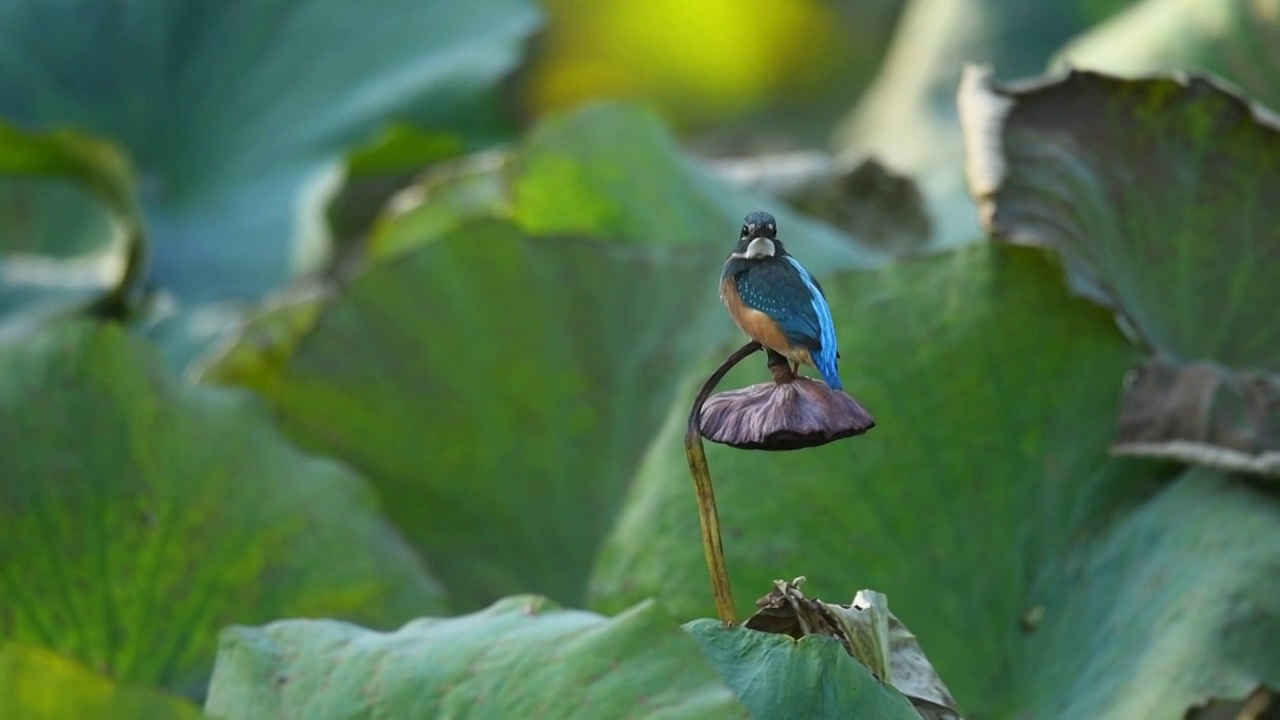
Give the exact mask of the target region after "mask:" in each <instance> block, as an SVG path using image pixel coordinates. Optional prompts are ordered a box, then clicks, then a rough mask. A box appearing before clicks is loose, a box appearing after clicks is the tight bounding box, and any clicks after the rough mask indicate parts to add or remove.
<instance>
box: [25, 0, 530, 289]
mask: <svg viewBox="0 0 1280 720" xmlns="http://www.w3.org/2000/svg"><path fill="white" fill-rule="evenodd" d="M537 19H538V13H537V10H536V9H535V8H534V6H533V4H532V3H530V2H526V1H525V0H480V1H479V2H469V3H454V2H448V1H447V0H428V1H421V0H396V1H395V2H392V3H389V4H383V5H380V6H379V7H378V8H377V10H376V11H370V10H369V9H368V8H366V7H364V6H360V5H355V4H352V3H348V2H342V1H341V0H303V1H302V2H295V1H294V0H265V1H264V2H255V3H250V4H245V3H226V2H221V1H220V0H195V1H194V2H189V1H185V0H146V1H145V2H138V3H129V4H120V3H107V4H103V3H99V2H96V1H95V0H72V1H71V2H61V3H48V2H45V1H44V0H17V1H16V2H9V3H5V4H3V6H2V7H0V48H3V49H2V50H0V58H2V59H3V60H4V62H0V115H3V116H7V117H8V118H9V119H10V120H11V121H13V122H16V123H18V124H20V125H21V126H23V127H26V128H33V129H38V128H47V127H50V126H54V125H70V126H74V127H78V128H83V129H85V130H87V131H89V132H92V133H94V134H96V135H100V136H103V137H107V138H111V139H113V140H115V141H116V142H118V143H120V145H121V146H122V147H123V148H125V149H126V150H127V152H128V154H129V155H130V157H131V158H132V159H133V160H134V162H135V163H136V165H137V167H138V170H139V174H140V178H141V186H142V198H143V203H142V204H143V209H144V211H145V215H146V219H147V225H148V228H149V231H150V233H151V236H152V239H153V249H154V253H153V262H152V264H151V268H150V269H151V280H152V282H153V283H154V284H155V285H157V286H159V287H162V288H165V289H167V290H169V291H171V292H173V293H174V294H176V295H177V296H178V297H179V298H180V299H182V300H184V301H203V300H208V299H214V298H219V297H223V296H228V295H236V296H242V295H244V296H255V297H256V296H259V295H261V294H263V293H265V292H266V291H268V290H270V289H272V288H273V287H275V286H277V285H279V284H281V283H282V282H283V281H285V280H287V279H288V278H289V277H291V276H292V275H294V274H295V273H297V272H299V271H302V270H306V269H309V268H314V267H316V266H317V264H318V263H320V262H321V261H323V260H324V258H325V255H326V253H327V252H328V247H327V246H328V238H327V237H326V232H325V230H324V228H323V222H322V220H323V218H322V214H321V212H320V210H321V202H322V201H323V200H324V199H325V198H326V197H327V196H328V195H329V194H331V192H332V189H333V186H334V184H335V180H336V179H337V176H338V166H339V164H340V161H341V157H342V155H343V153H345V152H346V150H347V148H348V146H350V145H352V144H353V143H358V142H361V141H365V140H370V139H372V138H373V136H374V135H375V133H376V132H377V131H378V130H379V129H381V128H382V127H383V126H385V125H387V124H388V123H389V122H390V121H391V120H392V119H393V118H399V119H403V120H406V121H410V122H412V123H413V124H415V125H417V126H421V127H424V128H427V129H429V130H431V131H434V132H436V133H441V134H452V135H455V136H458V137H459V138H461V139H462V140H463V142H464V143H467V142H470V141H472V140H474V139H476V135H477V133H479V134H481V135H483V137H484V138H485V139H489V138H491V136H492V132H493V130H492V129H493V126H494V122H493V121H492V120H491V118H492V117H493V115H494V109H495V107H494V100H493V90H494V87H495V84H496V83H497V81H498V80H499V79H500V78H501V77H502V76H503V75H505V74H506V73H507V72H508V71H509V70H510V69H511V67H512V66H513V65H514V63H515V61H516V59H517V57H518V55H519V53H520V50H521V47H520V46H521V43H522V42H523V41H524V39H525V37H526V36H527V35H528V34H529V32H530V31H531V30H532V29H533V28H534V26H535V24H536V21H537ZM33 59H38V61H34V60H33Z"/></svg>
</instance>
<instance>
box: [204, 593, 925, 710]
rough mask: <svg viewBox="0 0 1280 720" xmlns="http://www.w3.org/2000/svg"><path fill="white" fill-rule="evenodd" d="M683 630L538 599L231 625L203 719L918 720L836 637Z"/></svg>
mask: <svg viewBox="0 0 1280 720" xmlns="http://www.w3.org/2000/svg"><path fill="white" fill-rule="evenodd" d="M685 630H687V632H685V631H682V630H681V629H680V627H679V626H678V625H677V624H676V623H675V621H674V620H672V619H671V617H670V616H669V615H667V614H666V613H665V612H663V611H662V610H661V609H659V607H658V606H657V605H656V604H655V603H653V602H651V601H650V602H644V603H641V604H639V605H637V606H635V607H632V608H629V609H627V610H624V611H622V612H620V613H618V614H617V615H615V616H614V617H612V618H605V617H601V616H599V615H595V614H593V613H588V612H583V611H579V610H563V609H561V608H559V607H557V606H555V605H554V604H553V603H550V602H549V601H547V600H545V599H543V598H541V597H536V596H522V597H510V598H506V599H504V600H502V601H499V602H498V603H496V604H494V605H492V606H491V607H489V608H487V609H485V610H483V611H480V612H476V613H473V614H470V615H464V616H461V617H455V618H448V619H436V618H427V619H421V620H416V621H414V622H411V623H409V624H408V625H405V626H404V627H403V628H401V629H399V630H397V631H396V632H393V633H387V634H382V633H371V632H369V631H367V630H364V629H362V628H359V627H356V626H353V625H349V624H346V623H337V622H333V621H330V620H289V621H282V622H276V623H272V624H270V625H267V626H265V627H261V628H247V627H235V628H230V629H228V630H226V631H225V632H224V633H223V635H222V641H221V650H220V652H219V654H218V664H217V669H216V670H215V671H214V676H213V682H212V685H211V688H210V694H209V700H208V702H207V704H206V706H205V711H206V713H207V714H208V716H209V717H212V718H222V717H226V718H232V717H278V718H292V717H305V718H308V719H310V718H316V719H317V720H323V719H324V718H352V717H365V716H367V715H369V714H370V713H372V714H374V715H378V716H382V715H389V716H394V717H474V718H504V719H505V718H515V717H536V718H547V719H548V720H551V719H553V718H578V717H583V716H590V717H600V718H659V717H660V718H698V719H699V720H702V719H703V718H747V717H751V718H758V719H759V720H775V719H776V720H786V719H789V718H796V717H804V718H814V719H815V720H822V719H824V718H832V719H833V720H834V719H835V718H849V717H856V718H877V720H895V719H897V718H902V719H906V720H909V719H910V718H918V717H919V715H917V714H916V712H915V710H914V709H913V708H912V706H911V703H910V702H908V701H907V699H906V698H904V697H903V696H902V695H901V694H900V693H898V692H897V691H896V690H894V689H893V688H892V687H891V686H888V685H885V684H883V683H881V682H880V681H879V680H876V679H875V678H874V677H872V676H871V674H870V673H869V672H868V671H867V670H866V668H864V667H862V666H861V665H859V664H858V663H857V661H855V660H854V659H853V658H852V657H850V656H849V654H848V653H847V652H845V650H844V648H843V647H842V646H841V644H840V642H839V641H838V640H835V639H834V638H829V637H818V636H811V637H806V638H803V639H801V640H799V641H796V640H793V639H792V638H790V637H787V636H785V635H775V634H769V633H763V632H757V631H755V630H747V629H745V628H731V629H726V628H724V627H723V626H722V625H720V623H718V622H716V621H713V620H703V621H698V622H695V623H691V624H689V625H688V626H686V628H685ZM498 648H500V649H501V651H500V652H495V650H496V649H498ZM699 650H701V652H699Z"/></svg>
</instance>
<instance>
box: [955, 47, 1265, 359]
mask: <svg viewBox="0 0 1280 720" xmlns="http://www.w3.org/2000/svg"><path fill="white" fill-rule="evenodd" d="M960 102H961V105H962V107H964V108H966V111H965V112H964V113H963V115H964V116H965V121H966V124H967V130H968V131H967V133H966V141H967V152H968V155H969V164H968V170H969V184H970V187H971V188H972V190H973V193H974V195H975V197H977V198H978V200H979V205H980V210H981V214H982V218H983V222H984V224H985V225H986V227H987V228H988V230H989V231H990V232H991V233H992V234H993V235H994V236H995V237H996V238H999V239H1001V240H1006V241H1009V242H1015V243H1023V244H1033V245H1043V246H1047V247H1051V248H1053V249H1054V250H1055V251H1057V252H1058V253H1060V254H1061V255H1062V257H1063V259H1064V261H1065V264H1066V266H1067V269H1068V271H1069V273H1070V280H1071V285H1072V287H1073V288H1074V289H1075V290H1077V291H1078V292H1081V293H1083V294H1085V295H1087V296H1088V297H1090V298H1092V299H1094V300H1096V301H1098V302H1101V303H1104V304H1107V305H1109V306H1111V307H1113V308H1115V310H1116V311H1117V313H1118V314H1119V315H1120V317H1121V319H1122V321H1123V322H1124V324H1125V326H1126V327H1127V329H1129V330H1130V331H1131V332H1132V334H1134V335H1135V336H1136V337H1137V338H1138V339H1139V340H1140V341H1141V343H1142V344H1144V345H1145V346H1146V347H1148V348H1149V349H1151V350H1152V351H1153V352H1158V353H1162V354H1165V355H1167V356H1169V357H1171V358H1173V359H1175V360H1179V361H1197V360H1212V361H1215V362H1218V363H1221V364H1223V365H1227V366H1229V367H1233V368H1238V369H1247V368H1254V369H1261V370H1267V371H1271V372H1274V371H1276V370H1278V369H1280V324H1277V323H1276V322H1275V313H1274V312H1273V311H1272V309H1273V308H1275V307H1280V283H1278V282H1276V278H1277V277H1280V236H1277V235H1276V233H1275V232H1274V227H1275V225H1276V223H1277V221H1280V214H1278V213H1277V209H1278V208H1280V182H1277V181H1276V178H1277V177H1278V175H1277V172H1278V171H1280V125H1278V124H1277V123H1276V122H1275V121H1274V120H1273V119H1271V118H1270V116H1269V115H1267V114H1265V113H1264V112H1262V111H1260V110H1259V109H1257V108H1255V107H1254V106H1252V105H1251V104H1250V103H1249V102H1248V101H1247V100H1246V99H1244V98H1242V97H1240V96H1238V95H1236V94H1234V93H1233V92H1231V91H1229V90H1226V89H1224V88H1222V87H1220V86H1219V85H1217V84H1216V83H1214V82H1213V81H1210V80H1208V79H1205V78H1200V77H1193V78H1190V79H1181V78H1174V77H1151V78H1143V79H1137V80H1125V79H1120V78H1116V77H1111V76H1107V75H1102V74H1099V73H1094V72H1086V71H1073V72H1070V73H1068V74H1066V75H1064V76H1061V77H1058V78H1052V79H1047V80H1040V81H1037V82H1035V83H1033V84H1028V85H1023V86H1019V87H1016V88H1001V87H997V86H995V85H993V84H992V83H991V81H990V77H989V75H987V74H986V73H985V72H984V71H982V70H981V69H977V68H971V69H970V71H969V73H968V74H967V75H966V79H965V83H964V87H963V88H962V89H961V93H960Z"/></svg>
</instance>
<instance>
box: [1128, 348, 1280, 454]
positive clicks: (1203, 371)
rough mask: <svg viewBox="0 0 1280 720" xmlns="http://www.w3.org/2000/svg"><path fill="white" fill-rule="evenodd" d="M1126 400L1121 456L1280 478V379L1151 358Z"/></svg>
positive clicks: (1131, 383)
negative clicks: (1149, 458) (1191, 464)
mask: <svg viewBox="0 0 1280 720" xmlns="http://www.w3.org/2000/svg"><path fill="white" fill-rule="evenodd" d="M1126 384H1127V387H1126V390H1125V394H1124V396H1123V398H1122V399H1121V403H1120V427H1119V430H1118V432H1117V440H1116V443H1115V444H1114V445H1112V446H1111V452H1112V453H1113V454H1115V455H1132V456H1137V457H1151V458H1159V459H1165V460H1176V461H1179V462H1185V463H1194V464H1198V465H1204V466H1206V467H1212V468H1218V469H1221V470H1227V471H1229V472H1240V473H1250V474H1255V475H1265V476H1269V477H1280V380H1277V379H1276V378H1275V377H1274V376H1270V375H1267V374H1264V373H1258V372H1234V371H1231V370H1229V369H1227V368H1224V367H1221V366H1219V365H1214V364H1212V363H1192V364H1188V365H1179V364H1176V363H1174V362H1172V361H1170V360H1168V359H1167V358H1152V359H1150V360H1148V361H1147V362H1146V363H1144V364H1143V365H1142V367H1140V368H1138V369H1137V370H1135V371H1134V372H1133V373H1132V374H1131V375H1130V377H1129V380H1128V382H1127V383H1126Z"/></svg>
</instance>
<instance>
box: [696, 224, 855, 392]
mask: <svg viewBox="0 0 1280 720" xmlns="http://www.w3.org/2000/svg"><path fill="white" fill-rule="evenodd" d="M720 299H721V300H722V301H723V302H724V304H725V307H727V308H728V309H729V315H731V316H732V317H733V322H734V323H735V324H737V326H738V327H739V328H740V329H741V330H742V332H744V333H746V334H747V335H748V336H750V337H751V339H752V340H755V341H756V342H758V343H760V344H761V345H763V346H765V347H766V348H768V349H770V350H772V351H774V352H776V353H778V354H779V355H782V356H783V357H785V358H786V359H787V360H789V361H790V362H791V371H792V373H795V371H797V370H798V369H799V368H800V365H801V364H804V365H809V366H811V367H814V368H817V370H818V372H820V373H822V379H823V380H824V381H826V383H827V386H828V387H830V388H831V389H832V390H842V389H844V384H843V383H841V382H840V374H839V372H838V371H837V369H836V361H837V360H838V359H839V357H840V352H839V350H838V349H837V347H836V328H835V324H834V323H833V322H832V320H831V308H829V307H827V298H826V296H825V295H823V293H822V287H821V286H820V285H818V281H817V280H815V279H814V277H813V274H812V273H810V272H809V271H808V270H806V269H805V267H804V266H803V265H801V264H800V261H799V260H796V259H795V258H794V257H792V256H791V255H789V254H787V250H786V248H784V247H783V246H782V241H781V240H779V239H778V222H777V221H776V220H774V218H773V216H772V215H770V214H769V213H767V212H753V213H751V214H750V215H748V216H747V217H746V219H745V220H744V221H743V223H742V234H741V236H740V237H739V238H738V244H737V246H736V247H734V249H733V253H731V254H730V255H729V259H728V260H726V261H725V264H724V272H723V273H722V274H721V276H720Z"/></svg>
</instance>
